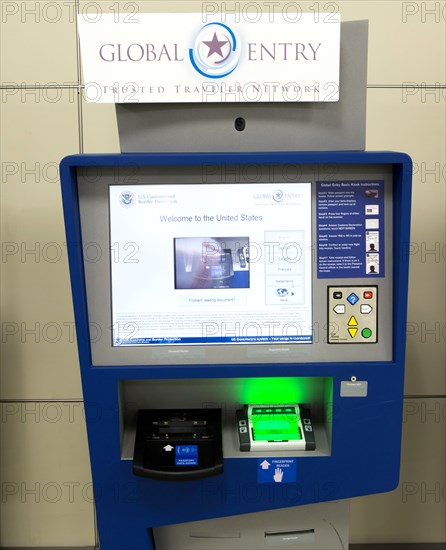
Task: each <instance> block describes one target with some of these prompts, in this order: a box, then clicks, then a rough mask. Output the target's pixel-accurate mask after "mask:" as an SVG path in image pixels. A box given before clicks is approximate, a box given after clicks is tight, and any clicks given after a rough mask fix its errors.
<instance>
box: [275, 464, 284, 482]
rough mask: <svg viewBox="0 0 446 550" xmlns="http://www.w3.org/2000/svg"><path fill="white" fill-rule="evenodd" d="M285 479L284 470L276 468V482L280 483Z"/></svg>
mask: <svg viewBox="0 0 446 550" xmlns="http://www.w3.org/2000/svg"><path fill="white" fill-rule="evenodd" d="M282 479H283V470H282V469H281V468H276V470H275V472H274V481H275V482H276V483H280V482H281V481H282Z"/></svg>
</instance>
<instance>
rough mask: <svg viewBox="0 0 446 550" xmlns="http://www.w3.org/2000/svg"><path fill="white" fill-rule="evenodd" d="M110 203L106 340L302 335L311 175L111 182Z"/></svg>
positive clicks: (305, 332) (153, 342)
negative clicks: (109, 329) (293, 179)
mask: <svg viewBox="0 0 446 550" xmlns="http://www.w3.org/2000/svg"><path fill="white" fill-rule="evenodd" d="M109 205H110V249H111V254H110V264H111V265H110V270H111V309H112V323H113V335H112V345H113V346H114V347H116V346H163V345H169V346H172V345H174V346H175V345H182V346H184V345H203V344H211V345H218V344H232V343H233V344H242V343H255V344H262V343H265V344H271V343H280V342H293V343H311V341H312V330H311V324H312V288H311V285H312V283H311V280H312V273H311V269H312V266H311V183H284V184H281V183H258V182H256V183H255V184H249V183H242V184H237V185H234V184H212V185H203V184H181V185H178V184H159V185H158V184H139V185H110V186H109ZM114 250H119V251H120V254H119V255H117V254H114V252H113V251H114ZM123 251H124V252H123ZM125 251H126V252H125Z"/></svg>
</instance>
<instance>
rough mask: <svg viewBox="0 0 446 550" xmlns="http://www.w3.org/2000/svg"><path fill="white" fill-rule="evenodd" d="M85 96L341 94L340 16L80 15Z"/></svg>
mask: <svg viewBox="0 0 446 550" xmlns="http://www.w3.org/2000/svg"><path fill="white" fill-rule="evenodd" d="M79 32H80V41H81V52H82V65H83V70H84V81H85V95H86V98H87V101H90V102H98V103H132V102H133V103H137V102H140V103H152V102H158V103H182V102H183V103H198V102H259V101H261V102H286V101H306V102H308V101H310V102H313V101H315V102H319V101H324V102H326V101H338V99H339V47H340V18H339V15H338V14H330V17H321V16H320V14H318V16H317V17H315V14H314V13H311V14H299V18H298V20H293V21H286V20H279V21H274V22H271V20H270V18H269V17H268V16H267V15H264V16H261V17H260V18H259V19H258V20H257V21H256V22H248V21H238V22H233V23H232V22H230V21H228V17H227V16H224V17H223V14H220V16H219V17H216V16H213V18H212V20H209V21H206V22H203V14H201V13H187V14H185V13H182V14H172V13H170V14H167V13H162V14H160V13H154V14H148V13H144V14H138V15H137V17H136V18H131V19H130V21H128V22H126V18H123V20H121V21H119V20H118V21H116V14H105V15H102V16H101V18H100V19H99V20H95V21H91V20H89V19H88V17H86V16H82V15H80V16H79Z"/></svg>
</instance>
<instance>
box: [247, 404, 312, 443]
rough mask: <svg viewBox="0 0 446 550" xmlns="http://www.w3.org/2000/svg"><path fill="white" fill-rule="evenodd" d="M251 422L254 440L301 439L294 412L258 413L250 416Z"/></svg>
mask: <svg viewBox="0 0 446 550" xmlns="http://www.w3.org/2000/svg"><path fill="white" fill-rule="evenodd" d="M264 410H265V409H264ZM254 411H255V409H254ZM254 411H253V412H254ZM252 424H253V430H254V434H253V437H254V441H284V440H290V439H293V440H296V439H302V435H301V433H300V429H299V424H298V416H297V415H296V414H290V413H288V414H286V413H285V414H282V413H274V414H269V415H262V414H259V415H258V416H253V417H252Z"/></svg>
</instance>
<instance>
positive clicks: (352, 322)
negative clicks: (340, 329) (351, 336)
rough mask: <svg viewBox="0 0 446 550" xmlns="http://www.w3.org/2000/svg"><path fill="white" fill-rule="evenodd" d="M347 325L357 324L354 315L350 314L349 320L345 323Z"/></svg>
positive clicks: (354, 325)
mask: <svg viewBox="0 0 446 550" xmlns="http://www.w3.org/2000/svg"><path fill="white" fill-rule="evenodd" d="M347 325H348V326H349V327H357V326H358V321H357V320H356V317H355V316H354V315H352V316H351V317H350V320H349V322H348V323H347ZM355 334H356V333H355Z"/></svg>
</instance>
